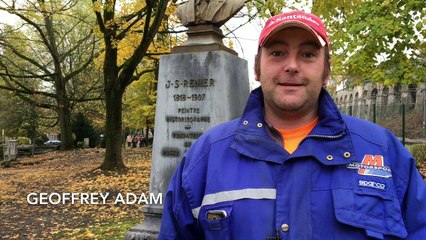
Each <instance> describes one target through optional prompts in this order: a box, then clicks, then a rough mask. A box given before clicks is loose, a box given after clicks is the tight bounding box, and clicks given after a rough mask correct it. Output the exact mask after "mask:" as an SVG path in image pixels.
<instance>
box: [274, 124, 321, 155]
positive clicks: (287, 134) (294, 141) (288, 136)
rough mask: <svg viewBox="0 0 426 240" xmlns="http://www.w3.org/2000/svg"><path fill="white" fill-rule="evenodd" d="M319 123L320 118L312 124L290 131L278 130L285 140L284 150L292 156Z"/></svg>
mask: <svg viewBox="0 0 426 240" xmlns="http://www.w3.org/2000/svg"><path fill="white" fill-rule="evenodd" d="M317 123H318V117H317V118H315V119H314V120H313V121H312V122H310V123H308V124H306V125H305V126H302V127H299V128H296V129H290V130H282V129H277V130H278V131H279V132H280V133H281V136H282V137H283V140H284V149H285V150H287V152H289V153H290V154H292V153H293V152H294V151H296V149H297V147H298V146H299V144H300V142H301V141H302V140H303V139H304V138H305V137H306V136H308V134H309V133H310V132H311V131H312V129H314V127H315V125H317Z"/></svg>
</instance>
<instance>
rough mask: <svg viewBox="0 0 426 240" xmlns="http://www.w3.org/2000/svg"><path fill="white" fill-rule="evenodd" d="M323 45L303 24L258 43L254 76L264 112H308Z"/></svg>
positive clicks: (317, 87)
mask: <svg viewBox="0 0 426 240" xmlns="http://www.w3.org/2000/svg"><path fill="white" fill-rule="evenodd" d="M324 54H325V53H324V48H323V47H321V46H320V45H319V44H318V43H317V40H316V39H315V37H314V36H313V35H312V33H310V32H308V31H307V30H305V29H303V28H286V29H283V30H281V31H279V32H277V33H275V34H274V35H272V36H271V37H270V38H269V40H268V41H267V43H266V44H265V46H263V47H262V51H261V55H260V58H259V61H260V68H257V69H258V70H257V72H256V77H257V79H258V80H259V81H260V84H261V86H262V91H263V96H264V102H265V111H266V114H267V115H268V114H273V115H275V116H276V117H277V116H281V117H282V116H283V114H284V113H287V114H293V115H294V114H296V115H300V114H302V115H304V114H312V113H314V112H316V111H317V108H318V103H317V101H318V96H319V93H320V91H321V88H322V86H323V85H325V84H326V83H327V81H328V76H327V77H326V78H325V79H324V76H323V72H324V66H325V65H324V61H325V58H324Z"/></svg>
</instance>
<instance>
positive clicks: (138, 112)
mask: <svg viewBox="0 0 426 240" xmlns="http://www.w3.org/2000/svg"><path fill="white" fill-rule="evenodd" d="M156 89H157V79H156V77H155V73H154V72H152V73H148V74H144V75H143V76H142V77H141V78H140V79H139V80H138V81H135V82H133V83H132V84H131V85H130V86H129V87H128V88H127V91H126V93H125V96H124V101H123V103H124V106H123V112H124V114H123V115H124V120H123V123H124V126H125V127H127V128H131V129H143V128H146V127H150V128H152V127H153V125H154V120H155V102H156V95H157V91H156Z"/></svg>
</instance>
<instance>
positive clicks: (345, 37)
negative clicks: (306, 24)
mask: <svg viewBox="0 0 426 240" xmlns="http://www.w3.org/2000/svg"><path fill="white" fill-rule="evenodd" d="M313 12H315V13H317V14H319V15H322V16H323V17H324V18H325V20H324V21H325V24H326V25H327V27H328V30H329V35H330V39H331V46H332V50H333V54H332V62H333V75H341V76H344V78H345V77H350V78H353V79H355V80H354V81H355V82H357V81H358V82H362V81H364V80H366V79H368V80H371V81H373V82H379V83H384V84H385V85H390V84H397V83H401V84H407V83H420V82H423V81H424V79H425V77H426V71H425V67H426V63H425V61H424V57H425V55H426V52H425V40H424V39H425V38H426V31H425V29H424V27H422V22H425V21H426V19H425V13H426V8H425V5H424V1H421V0H407V1H382V0H371V1H361V0H356V1H337V0H334V1H314V6H313ZM344 78H343V79H344Z"/></svg>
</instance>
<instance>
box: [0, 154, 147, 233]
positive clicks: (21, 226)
mask: <svg viewBox="0 0 426 240" xmlns="http://www.w3.org/2000/svg"><path fill="white" fill-rule="evenodd" d="M104 154H105V149H90V148H89V149H79V150H73V151H67V152H60V151H54V152H49V153H45V154H41V155H35V156H33V157H22V158H18V161H17V162H15V163H14V164H12V166H11V167H9V168H0V179H1V180H0V193H1V194H0V229H1V230H0V239H102V238H99V237H98V236H97V235H96V234H97V233H96V232H94V230H93V229H96V228H99V227H102V226H106V225H108V224H109V225H111V226H112V227H111V228H102V229H103V230H104V231H117V230H116V229H115V228H114V225H119V224H120V223H122V222H126V221H129V220H132V221H133V222H135V223H140V222H141V221H142V218H143V216H142V204H137V203H135V204H122V203H116V202H115V201H114V197H116V196H117V195H118V194H120V193H121V194H123V195H124V194H126V193H134V194H136V195H140V194H142V193H144V194H148V187H149V174H150V165H151V148H131V149H124V150H123V159H124V161H125V164H126V166H127V167H128V169H127V171H126V172H123V173H103V172H102V171H100V170H99V169H97V168H98V167H99V166H100V164H101V163H102V161H103V158H104ZM64 193H70V194H71V193H76V194H78V196H79V197H83V194H85V193H89V194H90V193H94V194H98V193H103V194H104V195H105V194H106V193H108V194H109V197H108V198H106V201H105V204H104V203H103V200H102V199H101V198H99V195H97V196H98V199H97V204H96V202H89V200H88V201H82V202H79V201H80V200H76V201H75V202H74V204H72V203H71V201H70V200H69V201H65V202H60V203H58V196H64ZM43 194H46V196H47V197H45V196H44V195H43ZM40 196H42V197H45V198H44V199H42V198H40ZM49 196H51V199H50V200H49V199H48V197H49ZM40 200H42V201H43V202H42V204H40ZM35 201H38V203H37V204H32V203H35ZM45 203H47V204H45ZM133 225H134V224H133ZM133 225H130V227H132V226H133ZM127 230H128V229H127ZM127 230H126V229H124V233H120V234H121V236H120V238H121V239H123V238H124V235H123V234H125V231H127ZM122 231H123V230H122ZM100 234H101V235H105V234H104V233H100ZM105 239H113V238H105Z"/></svg>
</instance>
